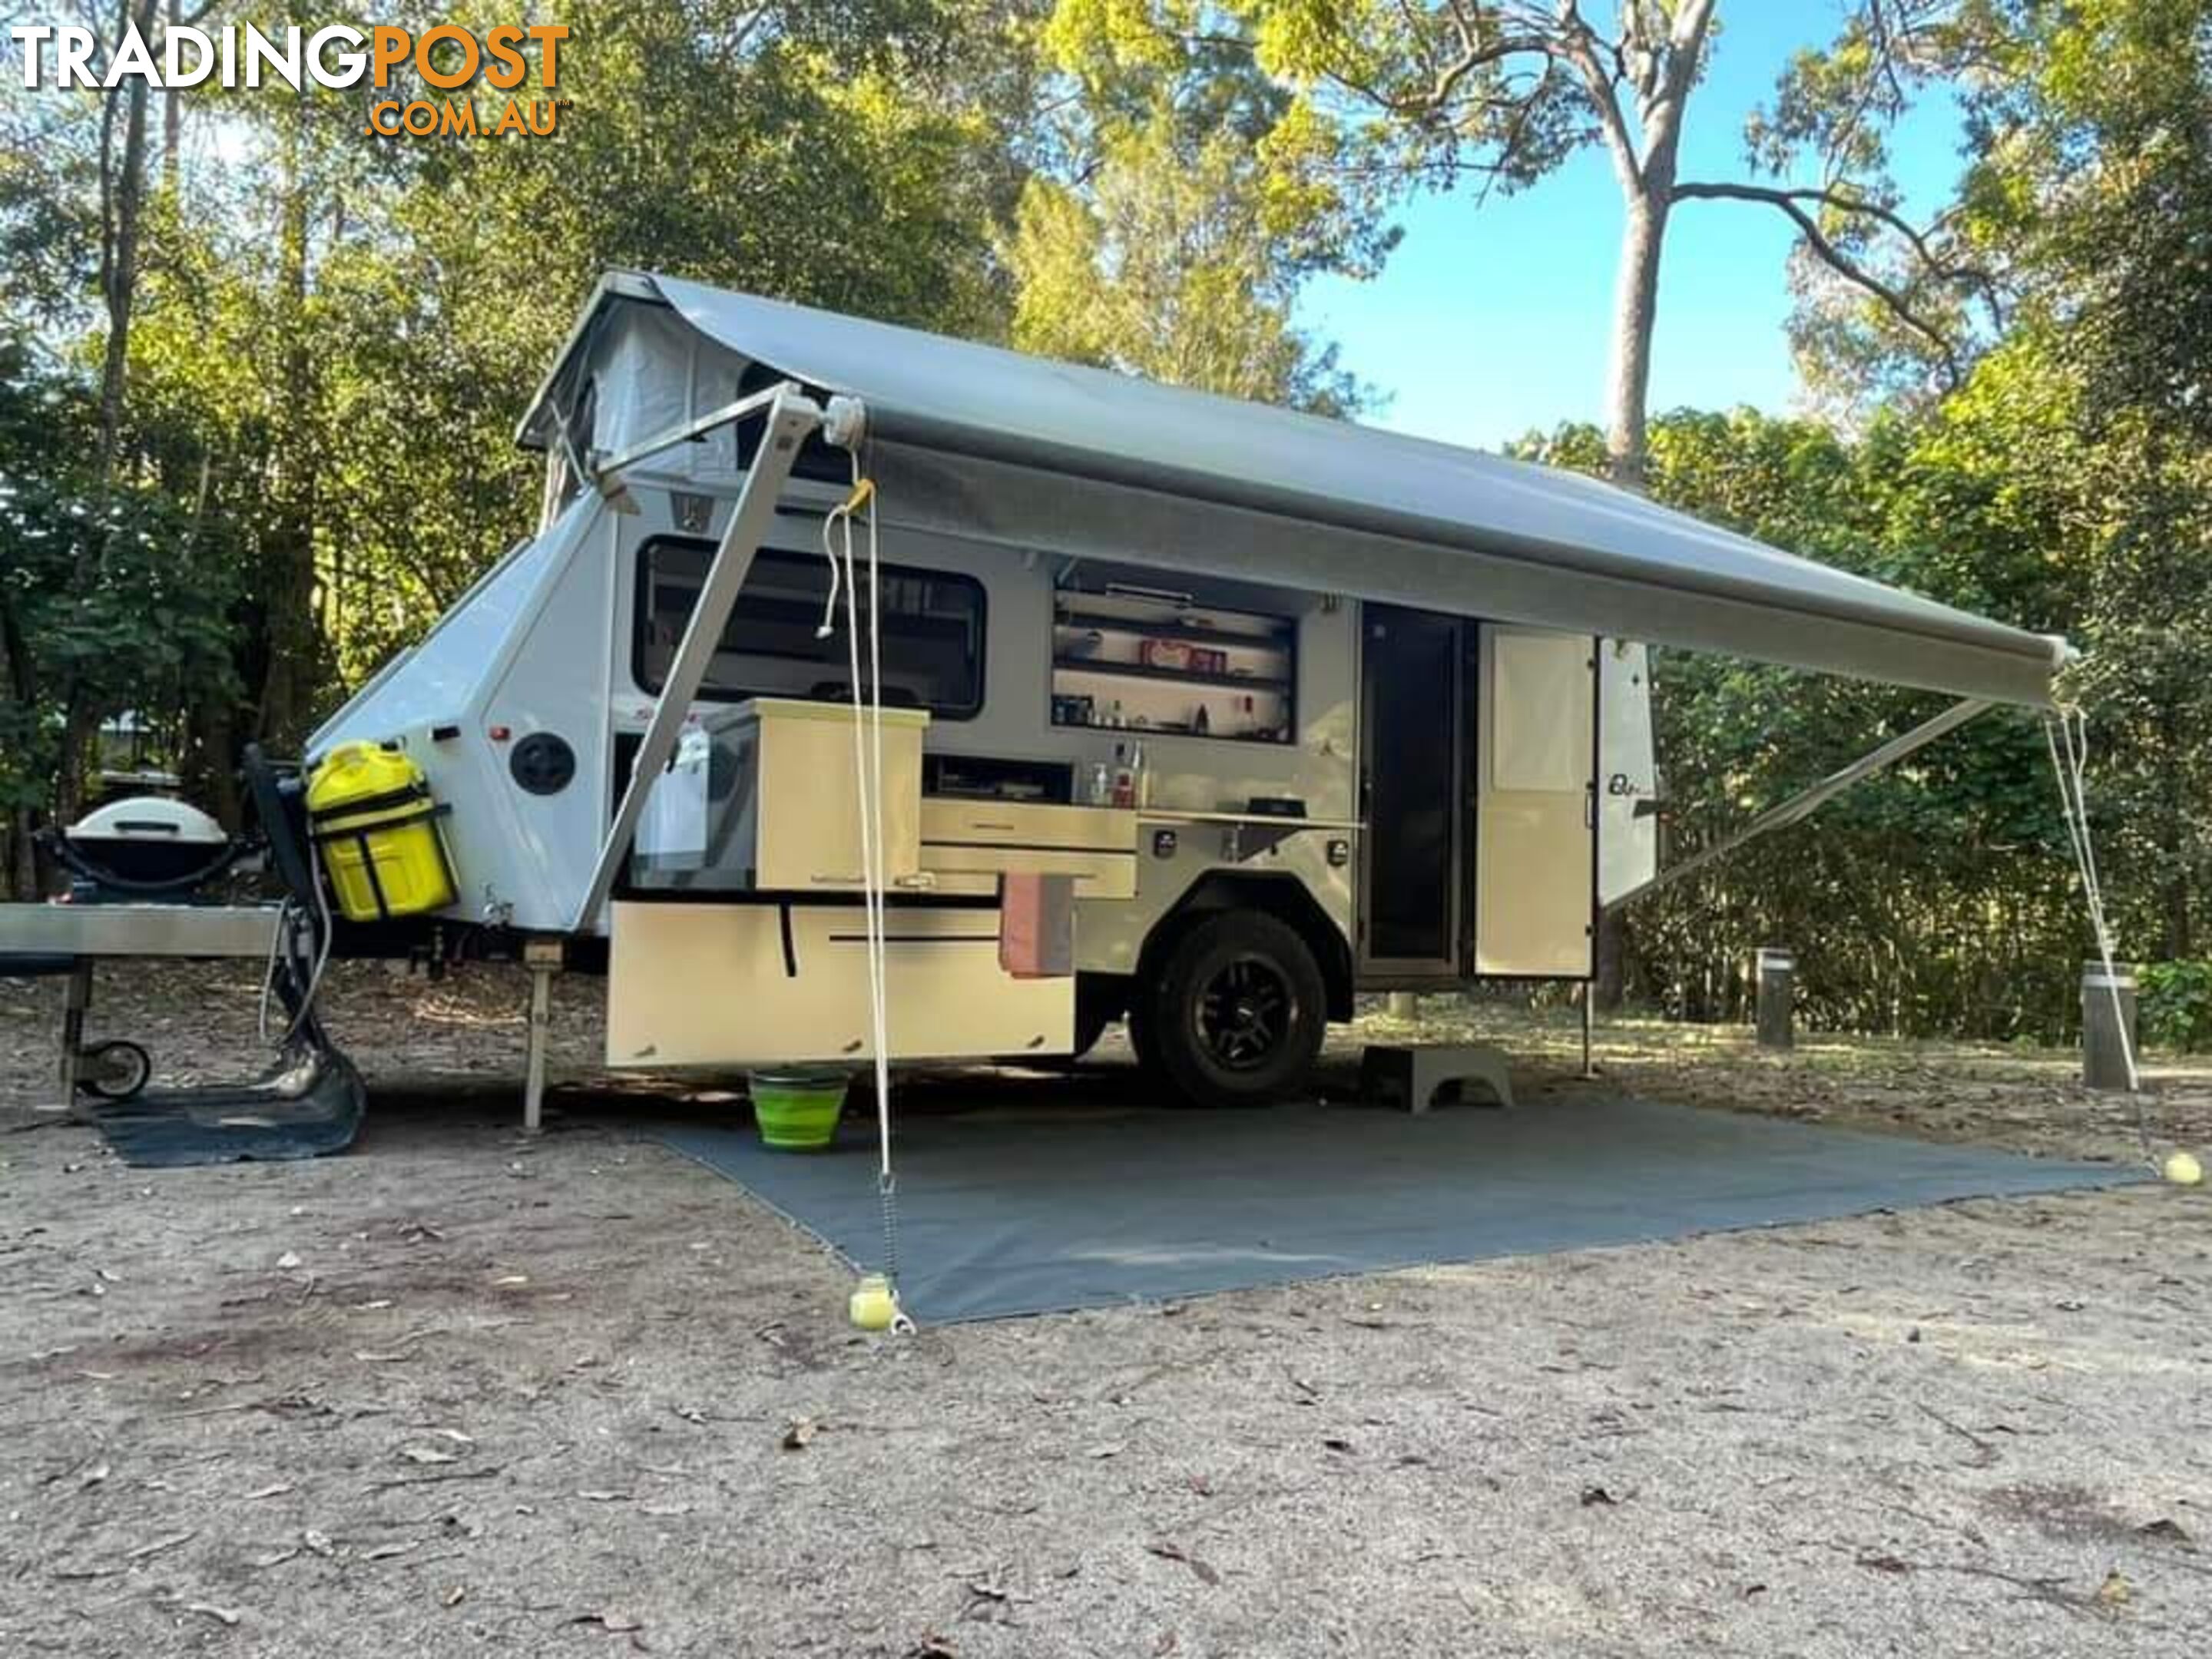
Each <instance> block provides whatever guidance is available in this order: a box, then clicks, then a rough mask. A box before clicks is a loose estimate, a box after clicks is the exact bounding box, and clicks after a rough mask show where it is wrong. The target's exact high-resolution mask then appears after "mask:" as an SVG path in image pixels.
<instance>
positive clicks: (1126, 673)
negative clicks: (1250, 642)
mask: <svg viewBox="0 0 2212 1659" xmlns="http://www.w3.org/2000/svg"><path fill="white" fill-rule="evenodd" d="M1052 665H1053V666H1054V668H1055V669H1057V670H1059V671H1060V672H1061V673H1064V674H1103V675H1105V676H1106V677H1108V678H1112V679H1120V680H1158V681H1160V682H1161V683H1162V684H1167V685H1197V686H1205V687H1206V688H1208V689H1210V690H1217V691H1265V692H1268V693H1270V694H1272V695H1273V696H1282V695H1283V693H1285V691H1288V690H1290V689H1291V683H1290V682H1289V681H1288V680H1286V679H1269V678H1266V677H1265V676H1262V675H1259V674H1200V673H1197V672H1195V671H1192V670H1190V669H1188V668H1162V667H1158V666H1156V665H1153V664H1152V663H1142V662H1109V661H1106V660H1104V659H1100V658H1097V657H1054V659H1052Z"/></svg>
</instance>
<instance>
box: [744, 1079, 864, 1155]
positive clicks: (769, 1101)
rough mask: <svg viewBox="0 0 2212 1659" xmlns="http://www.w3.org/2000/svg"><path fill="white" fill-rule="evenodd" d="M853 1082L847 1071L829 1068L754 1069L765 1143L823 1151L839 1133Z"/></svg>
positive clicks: (756, 1112) (756, 1111) (757, 1113)
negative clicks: (839, 1115) (763, 1070)
mask: <svg viewBox="0 0 2212 1659" xmlns="http://www.w3.org/2000/svg"><path fill="white" fill-rule="evenodd" d="M850 1082H851V1079H850V1078H849V1077H848V1075H847V1074H846V1073H843V1072H842V1071H837V1070H835V1069H833V1068H827V1067H823V1068H817V1067H809V1066H794V1067H792V1068H790V1069H788V1070H786V1071H781V1072H755V1073H753V1074H752V1078H751V1091H750V1092H751V1094H752V1100H753V1121H754V1122H755V1123H756V1124H757V1125H758V1126H759V1127H760V1138H761V1145H762V1146H770V1147H773V1148H775V1150H776V1151H777V1152H821V1151H822V1150H823V1149H824V1148H825V1147H827V1146H829V1144H830V1143H831V1142H832V1141H834V1140H836V1138H837V1116H838V1114H839V1113H841V1112H842V1111H843V1110H844V1109H845V1091H846V1088H847V1086H848V1085H849V1083H850Z"/></svg>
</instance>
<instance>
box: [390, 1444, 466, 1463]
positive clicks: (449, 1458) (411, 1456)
mask: <svg viewBox="0 0 2212 1659" xmlns="http://www.w3.org/2000/svg"><path fill="white" fill-rule="evenodd" d="M399 1455H401V1456H402V1457H404V1458H405V1459H406V1460H407V1461H408V1462H410V1463H458V1462H460V1461H461V1460H460V1459H459V1458H458V1457H456V1456H454V1455H453V1453H451V1452H449V1451H440V1450H439V1449H437V1448H436V1447H435V1446H402V1447H401V1448H400V1449H399Z"/></svg>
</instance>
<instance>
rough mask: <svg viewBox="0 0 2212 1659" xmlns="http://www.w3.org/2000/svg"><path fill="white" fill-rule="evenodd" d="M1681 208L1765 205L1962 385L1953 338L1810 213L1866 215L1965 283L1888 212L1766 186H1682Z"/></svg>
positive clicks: (1677, 192)
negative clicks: (1819, 209) (1827, 210)
mask: <svg viewBox="0 0 2212 1659" xmlns="http://www.w3.org/2000/svg"><path fill="white" fill-rule="evenodd" d="M1672 196H1673V199H1674V200H1675V201H1678V202H1692V201H1707V202H1763V203H1765V204H1766V205H1767V206H1769V207H1771V208H1776V209H1778V210H1780V211H1781V212H1783V213H1784V214H1786V215H1788V216H1789V217H1790V221H1791V222H1793V223H1795V224H1796V227H1797V228H1798V231H1799V232H1800V233H1801V234H1802V235H1803V236H1804V238H1805V245H1806V246H1808V247H1809V248H1811V249H1812V250H1813V252H1814V257H1816V258H1818V259H1819V260H1820V263H1821V264H1825V265H1826V266H1827V267H1828V269H1829V270H1832V271H1834V272H1835V273H1836V274H1837V275H1838V276H1841V277H1842V278H1843V279H1844V281H1846V282H1848V283H1852V284H1854V285H1855V286H1857V287H1858V288H1862V289H1865V290H1866V291H1867V292H1868V293H1869V294H1871V295H1873V296H1874V297H1875V299H1877V300H1879V301H1881V303H1882V304H1883V305H1884V306H1885V307H1887V308H1888V310H1889V312H1890V313H1891V314H1892V315H1893V316H1894V317H1896V319H1898V320H1899V322H1901V323H1903V324H1904V325H1905V326H1906V327H1907V328H1910V329H1911V330H1912V331H1913V332H1914V333H1916V334H1918V335H1919V336H1920V337H1922V338H1923V339H1925V340H1926V341H1927V342H1928V343H1929V344H1930V345H1932V346H1934V347H1935V348H1936V353H1937V355H1938V356H1941V357H1942V362H1943V374H1944V379H1945V380H1946V381H1947V382H1948V384H1950V385H1952V386H1956V385H1957V384H1958V383H1959V379H1960V374H1959V359H1958V355H1957V353H1956V352H1955V351H1954V349H1953V348H1952V344H1951V340H1950V337H1949V336H1948V335H1946V334H1945V333H1944V332H1943V331H1942V329H1940V328H1938V327H1936V325H1935V324H1933V323H1931V322H1929V321H1928V320H1927V319H1925V318H1923V317H1922V316H1921V315H1920V314H1919V313H1917V312H1916V311H1915V310H1914V309H1913V307H1912V303H1911V301H1910V300H1908V299H1907V298H1906V297H1905V295H1903V294H1901V293H1899V291H1898V290H1897V289H1896V288H1894V287H1893V286H1892V285H1891V284H1890V283H1886V282H1884V281H1883V280H1882V279H1881V277H1880V276H1876V275H1875V273H1874V272H1873V271H1871V270H1868V269H1867V268H1866V267H1865V266H1864V265H1863V264H1860V263H1859V261H1857V259H1854V258H1852V257H1851V256H1850V254H1848V253H1846V252H1844V251H1843V250H1842V249H1841V248H1839V247H1838V246H1836V245H1835V243H1834V242H1832V241H1831V240H1829V238H1828V235H1827V234H1826V232H1825V231H1823V230H1822V229H1821V228H1820V221H1819V220H1817V219H1815V218H1814V216H1813V215H1812V214H1811V213H1810V212H1809V211H1808V210H1807V207H1806V204H1807V203H1808V202H1809V203H1815V204H1820V205H1822V206H1826V207H1833V208H1838V209H1842V210H1844V211H1847V212H1852V213H1864V214H1867V215H1869V216H1872V217H1874V218H1875V219H1878V220H1881V222H1883V223H1885V224H1888V225H1891V226H1893V227H1894V228H1897V229H1899V230H1900V231H1901V232H1902V233H1903V234H1905V237H1906V238H1907V240H1910V241H1911V243H1912V245H1913V248H1914V251H1915V252H1917V253H1918V254H1919V255H1920V256H1921V257H1922V258H1923V262H1924V263H1926V264H1927V265H1928V267H1929V270H1931V271H1932V272H1934V273H1935V274H1936V276H1940V277H1942V278H1944V279H1945V280H1948V281H1958V280H1961V278H1960V276H1959V275H1958V273H1956V272H1954V270H1952V269H1951V267H1949V266H1948V265H1947V264H1944V263H1943V262H1942V261H1941V260H1939V259H1937V258H1935V256H1934V254H1933V252H1932V251H1931V250H1930V249H1929V247H1928V246H1927V244H1926V242H1925V241H1923V240H1922V239H1921V237H1920V235H1919V234H1918V233H1917V232H1916V231H1914V230H1912V229H1911V228H1910V227H1909V226H1907V225H1905V223H1904V222H1903V221H1902V220H1900V219H1899V217H1898V216H1897V215H1896V214H1894V213H1893V212H1891V211H1890V210H1888V209H1887V208H1883V207H1880V206H1878V205H1876V204H1873V203H1870V202H1861V201H1855V200H1853V199H1852V198H1851V197H1848V196H1842V195H1838V194H1837V193H1836V192H1834V191H1825V190H1775V189H1770V188H1768V187H1767V186H1765V185H1737V184H1678V185H1675V186H1674V191H1673V192H1672Z"/></svg>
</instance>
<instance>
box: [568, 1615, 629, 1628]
mask: <svg viewBox="0 0 2212 1659" xmlns="http://www.w3.org/2000/svg"><path fill="white" fill-rule="evenodd" d="M568 1622H569V1623H570V1624H572V1625H597V1626H599V1627H600V1628H601V1629H602V1630H611V1631H634V1630H643V1629H644V1628H645V1621H644V1620H641V1619H633V1618H631V1617H630V1616H629V1614H628V1613H610V1612H600V1613H578V1614H577V1615H576V1616H575V1617H574V1619H571V1620H569V1621H568Z"/></svg>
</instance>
